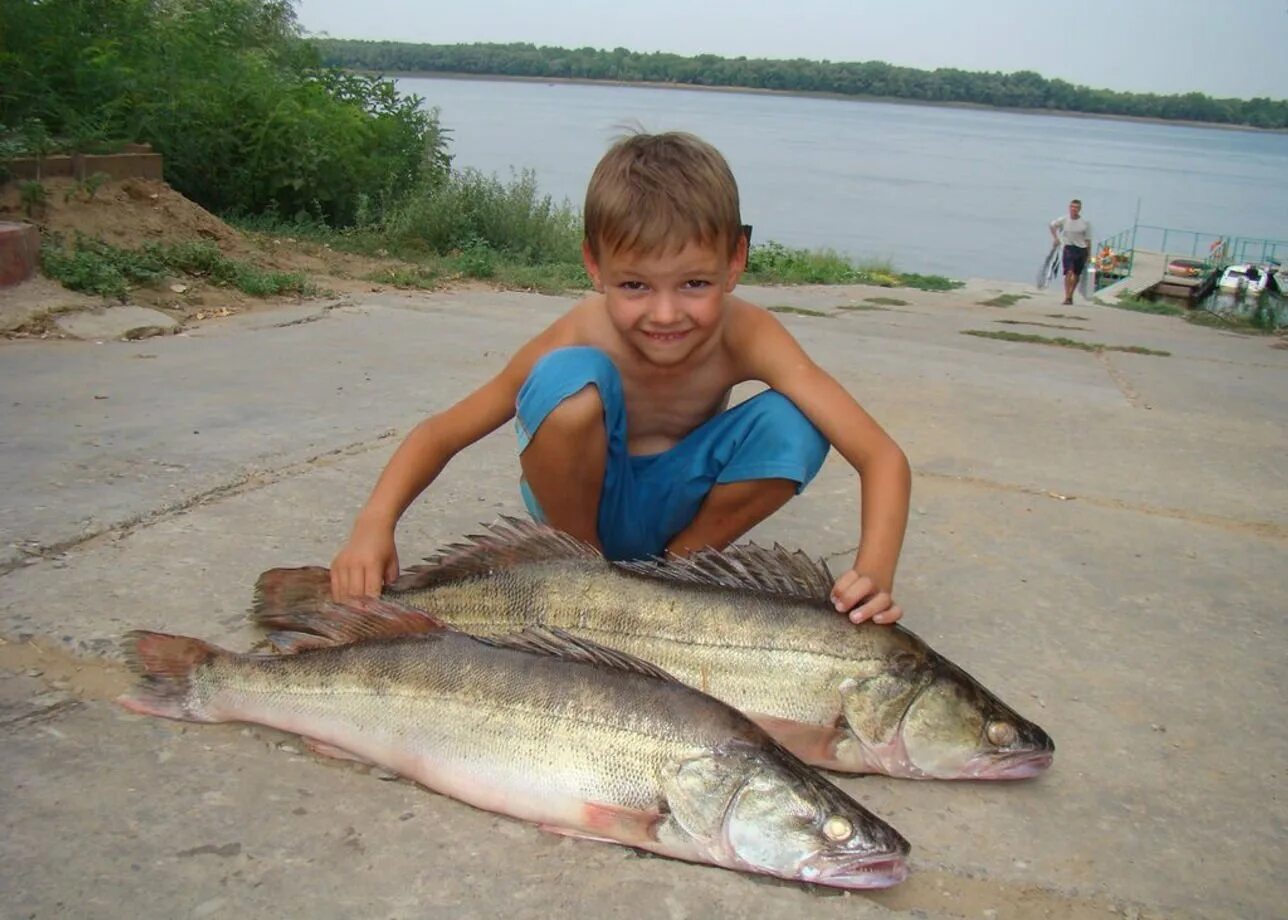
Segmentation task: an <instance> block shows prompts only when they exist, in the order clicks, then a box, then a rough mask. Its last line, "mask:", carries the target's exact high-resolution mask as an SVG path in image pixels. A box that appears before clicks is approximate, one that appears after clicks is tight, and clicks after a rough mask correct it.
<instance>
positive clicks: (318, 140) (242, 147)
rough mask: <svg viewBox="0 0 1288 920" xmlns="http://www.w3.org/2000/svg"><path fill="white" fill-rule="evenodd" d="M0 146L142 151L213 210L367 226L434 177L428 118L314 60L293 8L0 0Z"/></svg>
mask: <svg viewBox="0 0 1288 920" xmlns="http://www.w3.org/2000/svg"><path fill="white" fill-rule="evenodd" d="M0 22H2V23H3V29H2V30H0V148H4V149H7V150H11V151H20V152H26V153H33V154H36V155H40V156H43V155H45V154H47V153H49V152H52V151H53V150H58V149H75V150H83V151H90V152H92V151H94V150H95V149H98V148H102V147H105V146H111V145H113V144H119V142H120V140H122V139H125V140H131V141H147V142H150V143H151V144H152V146H153V147H154V148H155V149H156V150H157V151H158V152H160V153H161V154H163V155H164V156H165V177H166V180H167V181H168V182H169V183H170V184H171V185H173V186H174V187H175V188H176V189H178V190H179V191H180V192H182V193H183V194H184V195H186V196H188V197H189V198H191V199H193V200H194V201H196V202H198V203H200V204H202V205H204V206H205V207H207V208H209V209H210V210H212V211H216V212H220V213H225V212H241V213H245V214H260V213H266V212H274V213H276V214H279V215H283V216H285V217H286V218H289V219H294V218H296V217H297V216H298V215H309V216H312V217H314V218H316V219H319V220H322V221H325V222H326V223H328V224H330V225H332V226H345V225H348V224H351V223H353V222H355V220H356V219H357V217H358V215H359V210H360V207H361V208H363V209H365V212H366V214H367V215H368V216H371V215H372V214H376V215H377V216H378V215H379V214H381V213H383V211H384V210H385V209H387V208H388V207H389V206H390V205H391V204H392V203H393V202H394V201H395V200H397V199H398V198H399V197H400V196H401V195H402V194H403V193H404V192H405V191H406V190H407V189H409V188H413V187H415V186H416V185H417V184H418V183H419V182H420V181H421V180H422V179H424V178H426V177H432V176H439V177H441V176H443V175H445V174H446V171H447V168H448V165H449V157H448V155H447V150H446V138H445V136H444V134H443V132H442V130H441V129H440V128H439V125H438V120H437V116H436V114H435V113H433V112H428V111H425V110H424V109H423V108H422V107H421V104H420V103H421V100H420V99H418V98H416V97H414V96H401V95H399V94H398V93H397V91H396V89H395V87H394V84H393V83H392V81H389V80H385V79H381V78H377V77H371V76H365V75H360V74H350V73H344V72H342V71H339V70H333V69H329V68H324V67H321V66H319V64H318V56H317V52H316V51H315V50H314V49H313V48H312V47H311V46H310V45H309V44H308V43H307V42H305V41H304V40H303V39H302V38H301V35H300V30H299V28H298V26H297V24H296V21H295V14H294V11H293V6H292V3H291V2H290V0H93V2H84V0H42V2H39V3H34V2H31V0H0Z"/></svg>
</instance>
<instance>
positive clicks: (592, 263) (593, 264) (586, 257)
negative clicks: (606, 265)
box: [581, 240, 604, 294]
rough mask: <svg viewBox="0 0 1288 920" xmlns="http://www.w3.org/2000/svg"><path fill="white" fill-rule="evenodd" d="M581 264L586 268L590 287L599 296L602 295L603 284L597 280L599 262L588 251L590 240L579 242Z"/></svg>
mask: <svg viewBox="0 0 1288 920" xmlns="http://www.w3.org/2000/svg"><path fill="white" fill-rule="evenodd" d="M581 262H582V264H583V265H585V266H586V274H588V275H590V283H591V285H592V286H593V287H594V288H595V290H596V291H597V292H599V293H600V294H602V293H604V283H603V282H602V281H600V280H599V262H598V261H597V260H596V259H595V254H594V253H593V252H591V251H590V240H582V241H581Z"/></svg>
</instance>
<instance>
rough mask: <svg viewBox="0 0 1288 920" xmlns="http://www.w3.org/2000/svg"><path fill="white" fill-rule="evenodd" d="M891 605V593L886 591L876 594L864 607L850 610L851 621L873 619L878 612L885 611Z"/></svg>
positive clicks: (859, 621) (860, 621) (857, 621)
mask: <svg viewBox="0 0 1288 920" xmlns="http://www.w3.org/2000/svg"><path fill="white" fill-rule="evenodd" d="M890 606H891V602H890V595H889V594H887V593H886V592H884V591H881V592H880V593H878V594H876V595H875V596H874V597H872V598H871V599H870V600H869V601H868V602H867V603H866V604H864V605H863V606H862V607H857V608H855V609H854V610H852V611H850V622H851V623H862V622H863V621H864V620H868V619H872V618H874V617H875V616H876V615H877V614H879V613H883V612H884V611H886V610H888V609H889V608H890Z"/></svg>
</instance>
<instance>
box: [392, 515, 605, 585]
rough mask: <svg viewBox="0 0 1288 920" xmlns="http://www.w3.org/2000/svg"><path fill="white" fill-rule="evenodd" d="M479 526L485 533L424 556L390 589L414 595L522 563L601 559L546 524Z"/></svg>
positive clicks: (506, 520) (511, 521) (512, 521)
mask: <svg viewBox="0 0 1288 920" xmlns="http://www.w3.org/2000/svg"><path fill="white" fill-rule="evenodd" d="M482 526H483V527H486V528H487V530H488V532H487V533H485V534H470V535H469V536H468V537H466V538H465V541H464V542H461V543H451V544H449V545H447V546H445V547H443V549H441V550H440V551H439V552H438V553H436V554H434V555H433V556H427V557H426V558H425V564H424V565H417V566H412V567H411V568H409V569H407V570H406V571H405V572H403V574H402V575H400V576H399V577H398V579H397V580H396V581H395V582H394V583H393V584H391V585H390V586H389V587H390V589H391V590H393V591H415V590H418V589H421V588H430V587H433V586H435V585H441V584H445V583H446V582H451V581H459V580H461V579H464V578H470V577H472V576H475V575H488V574H491V573H493V572H495V571H497V570H498V569H508V568H510V567H511V566H516V565H520V564H522V563H525V562H549V561H552V560H557V559H601V560H602V559H603V558H604V557H603V556H602V555H601V554H600V552H599V551H598V550H597V549H595V547H593V546H591V545H590V544H589V543H584V542H582V541H581V540H578V539H577V538H576V537H573V536H569V535H568V534H566V533H563V532H562V531H559V530H555V529H554V528H553V527H550V526H548V525H546V524H534V523H532V522H531V521H525V520H523V519H522V518H516V517H510V516H508V515H502V517H501V520H499V521H497V522H495V523H493V524H484V525H482Z"/></svg>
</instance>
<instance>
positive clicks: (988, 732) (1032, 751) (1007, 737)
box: [837, 648, 1055, 780]
mask: <svg viewBox="0 0 1288 920" xmlns="http://www.w3.org/2000/svg"><path fill="white" fill-rule="evenodd" d="M841 696H842V709H843V711H844V721H845V727H846V728H847V729H848V734H847V736H845V737H843V738H842V740H841V742H840V744H839V745H838V758H837V759H838V761H840V762H842V763H845V765H846V766H847V767H848V768H850V769H857V770H860V771H876V772H881V773H887V774H889V775H891V776H905V777H912V778H920V779H979V780H1000V779H1026V778H1028V777H1032V776H1037V775H1038V774H1039V773H1042V772H1043V771H1044V770H1046V768H1047V767H1049V766H1050V765H1051V762H1052V760H1053V758H1054V754H1055V744H1054V742H1052V740H1051V737H1050V736H1049V735H1048V734H1047V733H1046V732H1045V731H1043V730H1042V729H1041V728H1040V727H1038V726H1037V725H1035V724H1034V723H1032V722H1030V721H1028V720H1027V719H1025V718H1024V717H1023V716H1021V715H1019V713H1017V712H1016V711H1015V710H1013V709H1011V708H1010V707H1009V706H1007V705H1006V704H1005V703H1003V702H1002V701H1001V700H1000V699H998V698H997V697H996V696H995V695H994V694H992V693H990V692H989V691H988V690H987V689H985V688H984V687H983V686H981V685H980V683H979V682H978V681H976V680H975V679H974V678H973V677H971V676H970V675H969V674H967V673H966V672H965V671H963V670H962V669H961V668H959V667H958V666H957V665H955V664H953V663H952V662H951V661H949V660H948V659H946V658H944V657H943V656H942V655H938V654H936V653H935V652H933V651H931V650H930V649H928V648H909V649H906V650H902V651H899V652H898V653H896V654H894V655H892V656H891V657H890V658H889V659H888V661H887V662H886V664H885V666H884V667H883V669H882V670H881V671H880V672H879V673H876V674H874V675H868V676H864V677H861V678H848V679H846V680H845V681H843V682H842V684H841Z"/></svg>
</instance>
